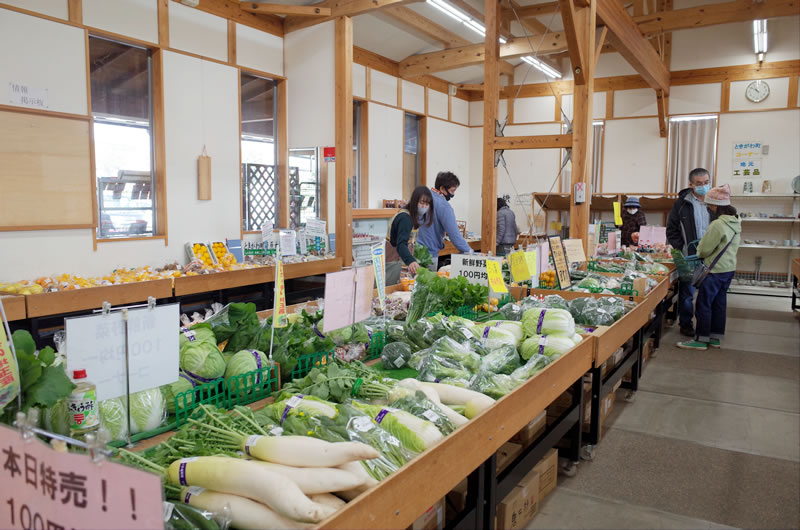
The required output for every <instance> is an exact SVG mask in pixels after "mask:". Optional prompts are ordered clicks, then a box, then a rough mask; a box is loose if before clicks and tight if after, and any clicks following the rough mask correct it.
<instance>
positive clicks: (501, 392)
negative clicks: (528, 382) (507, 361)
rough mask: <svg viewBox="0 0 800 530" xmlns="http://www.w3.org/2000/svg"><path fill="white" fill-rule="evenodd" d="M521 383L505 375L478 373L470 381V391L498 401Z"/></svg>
mask: <svg viewBox="0 0 800 530" xmlns="http://www.w3.org/2000/svg"><path fill="white" fill-rule="evenodd" d="M521 383H522V381H520V380H517V379H514V378H513V377H511V376H509V375H506V374H493V373H491V372H480V373H479V374H478V375H477V376H475V379H474V380H473V381H472V386H471V387H470V388H471V389H472V390H474V391H476V392H481V393H482V394H486V395H487V396H489V397H492V398H495V399H500V398H501V397H503V396H505V395H506V394H508V393H509V392H511V391H512V390H514V389H515V388H517V387H518V386H519V385H520V384H521Z"/></svg>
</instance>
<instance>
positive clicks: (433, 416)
mask: <svg viewBox="0 0 800 530" xmlns="http://www.w3.org/2000/svg"><path fill="white" fill-rule="evenodd" d="M389 405H391V406H392V407H395V408H398V409H400V410H404V411H406V412H408V413H410V414H413V415H414V416H416V417H418V418H419V419H421V420H428V421H429V422H431V423H433V424H434V425H436V427H437V428H438V429H439V431H440V432H441V433H442V434H444V435H445V436H447V435H448V434H450V433H451V432H453V431H454V430H456V426H455V425H454V424H453V422H452V421H450V419H449V418H448V417H447V416H446V415H445V413H444V412H442V409H440V408H439V406H438V405H437V404H436V403H434V402H433V401H431V400H430V399H428V397H427V396H426V395H425V393H424V392H422V391H420V390H412V389H409V388H404V387H401V386H396V387H395V388H393V389H392V392H391V394H390V395H389Z"/></svg>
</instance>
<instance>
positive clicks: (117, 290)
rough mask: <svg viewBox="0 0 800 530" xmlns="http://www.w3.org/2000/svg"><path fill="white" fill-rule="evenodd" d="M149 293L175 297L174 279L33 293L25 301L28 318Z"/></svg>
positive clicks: (114, 303) (97, 306)
mask: <svg viewBox="0 0 800 530" xmlns="http://www.w3.org/2000/svg"><path fill="white" fill-rule="evenodd" d="M149 296H152V297H153V298H156V299H161V298H171V297H172V279H166V280H151V281H146V282H135V283H124V284H120V285H107V286H103V287H90V288H88V289H76V290H74V291H58V292H54V293H41V294H30V295H27V296H26V297H25V304H26V306H27V317H28V318H33V317H42V316H48V315H61V314H63V313H73V312H75V311H88V310H91V309H100V308H101V307H102V306H103V302H110V303H111V305H112V306H119V305H126V304H135V303H137V302H146V301H147V298H148V297H149Z"/></svg>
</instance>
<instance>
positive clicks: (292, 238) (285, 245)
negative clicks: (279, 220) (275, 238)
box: [279, 230, 297, 256]
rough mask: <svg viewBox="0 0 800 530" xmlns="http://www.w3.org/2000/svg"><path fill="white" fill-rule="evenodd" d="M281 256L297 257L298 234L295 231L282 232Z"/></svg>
mask: <svg viewBox="0 0 800 530" xmlns="http://www.w3.org/2000/svg"><path fill="white" fill-rule="evenodd" d="M279 241H280V246H281V254H283V255H284V256H296V255H297V232H295V231H294V230H281V231H280V240H279Z"/></svg>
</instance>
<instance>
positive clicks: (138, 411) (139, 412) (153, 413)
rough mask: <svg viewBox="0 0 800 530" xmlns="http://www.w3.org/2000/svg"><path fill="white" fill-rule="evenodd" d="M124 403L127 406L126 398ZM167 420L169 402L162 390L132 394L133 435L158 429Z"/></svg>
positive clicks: (156, 389) (123, 400)
mask: <svg viewBox="0 0 800 530" xmlns="http://www.w3.org/2000/svg"><path fill="white" fill-rule="evenodd" d="M122 403H123V405H124V404H125V398H122ZM123 417H124V415H123ZM166 418H167V400H166V399H164V394H162V393H161V389H160V388H158V387H156V388H150V389H148V390H142V391H141V392H136V393H135V394H131V434H137V433H140V432H146V431H152V430H153V429H157V428H159V427H161V425H162V424H163V423H164V420H165V419H166Z"/></svg>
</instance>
